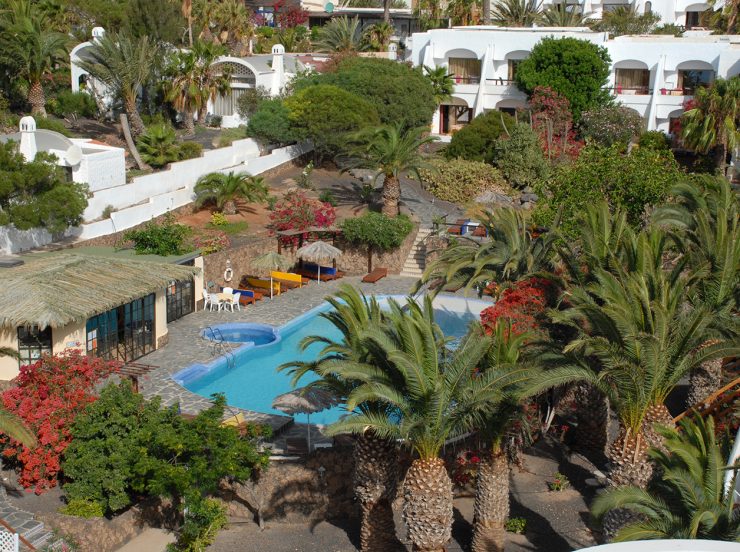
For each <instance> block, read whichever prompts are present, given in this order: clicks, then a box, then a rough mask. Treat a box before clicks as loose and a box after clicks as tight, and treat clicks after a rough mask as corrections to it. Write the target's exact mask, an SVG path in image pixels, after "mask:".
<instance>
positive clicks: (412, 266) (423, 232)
mask: <svg viewBox="0 0 740 552" xmlns="http://www.w3.org/2000/svg"><path fill="white" fill-rule="evenodd" d="M431 233H432V231H431V229H429V228H419V232H418V233H417V234H416V238H415V239H414V244H413V245H412V246H411V251H409V256H408V257H407V258H406V262H405V263H404V265H403V269H402V270H401V276H410V277H412V278H421V275H422V274H423V273H424V268H425V267H426V254H427V248H426V245H425V244H424V240H425V239H426V238H427V236H429V234H431Z"/></svg>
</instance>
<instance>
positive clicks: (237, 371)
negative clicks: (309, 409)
mask: <svg viewBox="0 0 740 552" xmlns="http://www.w3.org/2000/svg"><path fill="white" fill-rule="evenodd" d="M328 308H329V305H328V304H325V305H322V306H321V307H318V308H316V309H314V310H312V311H309V312H307V313H305V314H304V315H302V316H300V317H298V318H295V319H293V320H292V321H290V322H288V323H287V324H286V325H284V326H282V327H281V328H279V329H278V330H277V334H278V336H279V337H278V339H277V340H275V341H274V342H272V343H268V344H266V345H261V346H252V345H251V344H248V345H246V346H243V347H240V348H239V349H237V350H236V351H235V353H234V354H235V367H233V368H230V367H228V366H227V365H226V361H225V359H223V358H221V359H218V360H216V361H214V363H213V364H212V365H194V366H191V367H189V368H186V369H185V370H183V371H181V372H179V373H178V374H175V376H174V379H175V381H177V382H178V383H180V384H181V385H183V386H184V387H185V388H186V389H188V390H190V391H192V392H193V393H197V394H198V395H201V396H204V397H210V396H211V395H212V394H213V393H223V394H225V395H226V400H227V403H228V404H229V405H233V406H237V407H240V408H244V409H247V410H254V411H257V412H266V413H271V414H281V415H285V414H284V413H283V412H280V411H278V410H274V409H273V408H272V401H273V399H274V398H275V397H277V396H278V395H280V394H282V393H287V392H288V391H290V390H291V389H292V387H291V384H290V376H289V375H288V374H287V373H285V372H277V371H276V368H277V367H278V366H280V365H281V364H283V363H285V362H290V361H293V360H304V361H310V360H316V359H317V358H318V356H319V352H320V351H321V349H322V345H320V344H317V345H312V346H311V347H309V348H308V349H306V350H305V351H303V352H301V351H300V348H299V344H300V342H301V340H302V339H303V338H304V337H306V336H309V335H321V336H324V337H327V338H329V339H339V338H341V333H340V332H339V330H337V329H336V328H335V327H334V326H333V325H332V324H331V323H330V322H329V321H327V320H325V319H324V318H323V317H321V316H319V313H320V312H322V311H326V310H328ZM435 314H436V318H437V323H438V324H439V325H440V327H441V328H442V330H443V331H444V333H445V335H447V336H450V337H453V338H460V337H462V336H463V335H465V333H466V331H467V326H468V323H469V322H470V321H471V320H472V319H474V318H476V316H475V315H474V314H472V313H470V312H466V313H464V314H459V313H456V312H450V311H448V310H441V309H440V310H435ZM233 326H238V324H234V325H233ZM230 335H231V334H230ZM237 335H238V331H236V330H235V334H234V336H237ZM224 337H226V336H225V335H224ZM244 340H245V341H254V340H252V339H250V338H244ZM257 345H259V344H257ZM314 379H316V378H315V376H313V374H307V375H305V376H304V377H303V378H302V379H301V381H300V382H299V383H298V385H299V386H303V385H306V384H307V383H309V382H310V381H312V380H314ZM345 413H346V412H345V410H343V409H342V408H341V407H336V408H332V409H329V410H325V411H323V412H319V413H317V414H312V415H311V418H310V420H311V423H315V424H329V423H332V422H335V421H336V420H338V419H339V417H340V416H342V415H343V414H345ZM296 419H297V420H298V421H301V422H305V420H306V417H305V415H299V416H296Z"/></svg>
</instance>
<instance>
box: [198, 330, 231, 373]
mask: <svg viewBox="0 0 740 552" xmlns="http://www.w3.org/2000/svg"><path fill="white" fill-rule="evenodd" d="M209 333H210V334H211V339H210V341H211V345H212V347H211V356H224V357H226V366H227V367H228V368H229V369H231V368H234V366H236V358H235V357H234V349H233V348H232V346H231V343H229V342H228V341H226V340H225V339H224V335H223V334H222V333H221V330H220V329H219V328H214V327H213V326H206V327H205V329H204V330H203V338H204V339H208V334H209Z"/></svg>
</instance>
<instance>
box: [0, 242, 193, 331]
mask: <svg viewBox="0 0 740 552" xmlns="http://www.w3.org/2000/svg"><path fill="white" fill-rule="evenodd" d="M23 260H24V261H25V262H24V264H22V265H20V266H15V267H11V268H0V326H5V327H17V326H29V325H38V326H39V329H42V330H43V329H44V328H47V327H49V326H51V327H52V328H60V327H63V326H66V325H67V324H70V323H72V322H80V321H83V320H87V319H88V318H90V317H91V316H94V315H96V314H100V313H102V312H106V311H108V310H110V309H112V308H114V307H117V306H119V305H122V304H124V303H128V302H130V301H133V300H134V299H137V298H139V297H143V296H145V295H148V294H150V293H154V292H156V291H158V290H161V289H164V288H165V287H166V286H167V285H168V284H169V282H171V281H172V280H189V279H192V278H193V276H194V275H195V274H197V273H198V271H199V270H200V269H198V268H195V267H192V266H181V265H176V264H168V263H161V262H159V263H158V262H152V261H149V260H146V261H144V260H137V259H133V258H112V257H103V256H94V255H85V254H80V253H74V252H72V253H67V252H64V253H49V254H39V255H28V256H25V257H23Z"/></svg>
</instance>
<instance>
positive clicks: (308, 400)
mask: <svg viewBox="0 0 740 552" xmlns="http://www.w3.org/2000/svg"><path fill="white" fill-rule="evenodd" d="M337 404H339V399H337V397H336V396H335V395H334V394H333V393H331V392H329V391H327V390H326V389H320V388H318V387H301V388H299V389H295V390H293V391H290V392H289V393H283V394H282V395H278V396H277V397H275V400H274V401H272V407H273V408H274V409H276V410H280V411H281V412H285V413H286V414H291V415H292V414H315V413H316V412H321V411H322V410H326V409H327V408H331V407H333V406H336V405H337Z"/></svg>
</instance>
